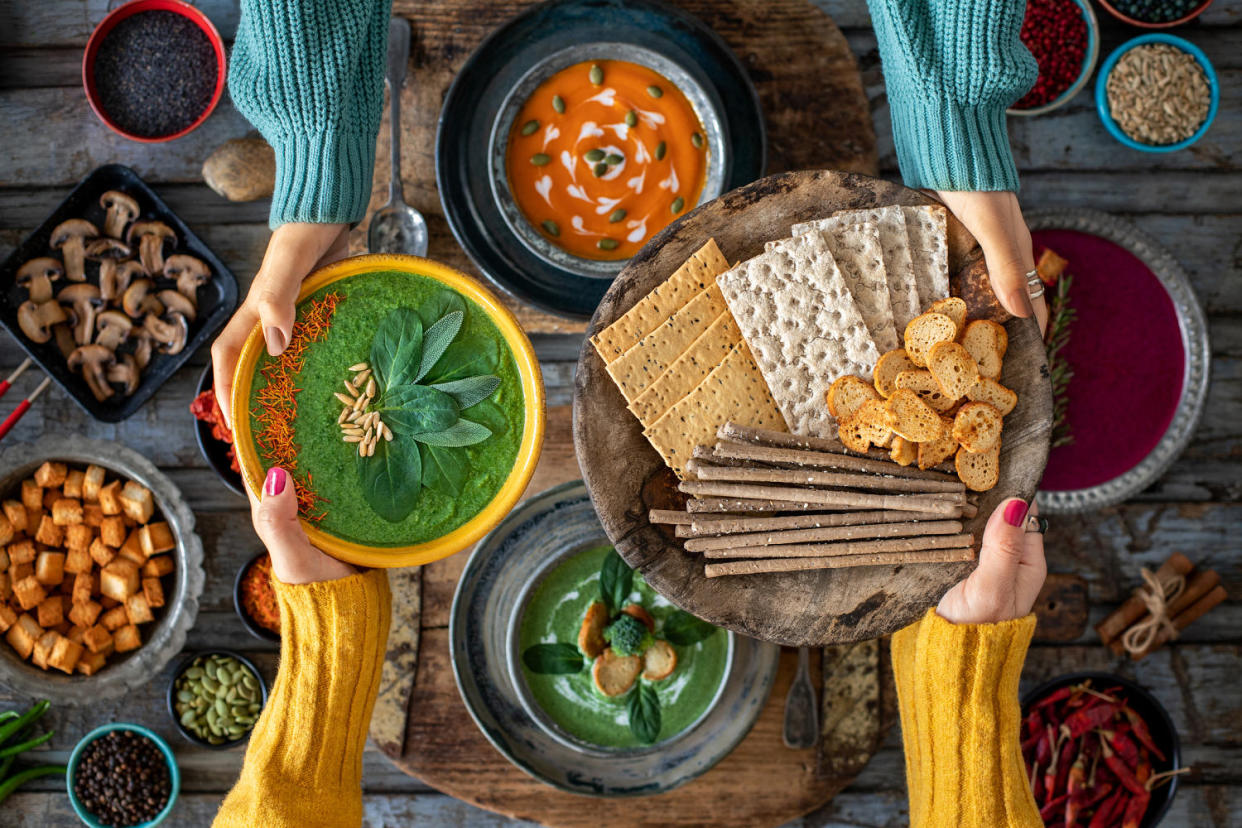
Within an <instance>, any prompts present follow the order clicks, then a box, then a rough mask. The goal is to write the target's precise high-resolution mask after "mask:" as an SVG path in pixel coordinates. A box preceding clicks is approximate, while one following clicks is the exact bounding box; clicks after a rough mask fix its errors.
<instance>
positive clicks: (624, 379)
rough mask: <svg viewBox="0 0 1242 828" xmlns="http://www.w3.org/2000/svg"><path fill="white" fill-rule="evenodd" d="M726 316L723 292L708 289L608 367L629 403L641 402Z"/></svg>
mask: <svg viewBox="0 0 1242 828" xmlns="http://www.w3.org/2000/svg"><path fill="white" fill-rule="evenodd" d="M725 312H726V311H725V304H724V297H723V296H721V295H720V288H719V287H717V286H716V285H709V286H708V287H707V288H706V289H705V290H704V291H703V292H702V293H700V294H699V295H698V296H695V297H694V298H693V299H691V300H690V301H689V302H687V303H686V304H685V306H684V307H682V308H681V309H679V310H678V311H677V312H676V313H674V314H673V315H672V316H670V317H669V318H668V319H666V320H665V321H664V323H663V324H661V325H660V327H658V328H656V329H655V330H654V331H652V332H651V333H649V334H647V335H646V336H644V337H643V338H642V339H640V340H639V341H638V342H637V343H636V344H634V345H633V346H632V347H631V348H630V349H629V350H628V351H626V352H625V353H624V354H622V355H621V356H620V357H619V358H618V359H615V360H613V361H612V362H610V363H608V365H607V366H606V367H607V369H608V375H609V376H611V377H612V381H613V382H615V383H616V384H617V387H618V388H620V389H621V395H622V396H623V397H625V399H626V401H627V402H633V401H634V400H636V399H638V397H639V395H640V394H642V393H643V392H644V391H646V390H647V389H648V388H650V387H651V385H652V384H653V383H654V382H655V381H656V380H657V379H659V378H660V376H661V375H662V374H663V373H664V372H665V371H667V370H668V367H669V366H670V365H672V364H673V362H675V361H676V359H677V357H679V356H680V355H681V354H682V352H684V351H685V350H686V349H687V348H689V347H690V345H691V344H692V343H693V342H694V340H696V339H698V338H699V336H700V335H701V334H702V333H703V332H704V331H706V330H707V329H708V328H709V327H710V326H711V324H712V322H715V321H716V317H718V316H720V315H721V314H722V313H725Z"/></svg>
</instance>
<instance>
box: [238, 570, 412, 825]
mask: <svg viewBox="0 0 1242 828" xmlns="http://www.w3.org/2000/svg"><path fill="white" fill-rule="evenodd" d="M273 582H274V583H275V584H276V595H277V598H278V599H279V601H280V627H281V630H282V635H281V641H280V672H279V673H277V675H276V682H275V683H274V684H273V685H272V691H271V695H270V696H269V698H268V700H267V706H266V707H265V708H264V710H263V714H262V715H261V716H260V717H259V721H258V722H257V723H256V724H255V727H254V732H253V733H252V734H251V736H250V746H249V747H248V748H247V749H246V759H245V764H244V765H243V766H242V772H241V778H240V779H238V780H237V784H236V785H235V786H234V787H233V790H232V791H231V792H230V793H229V795H228V797H227V798H226V799H225V800H224V804H223V805H222V806H221V807H220V812H219V813H218V814H217V815H216V820H215V823H214V825H215V828H234V826H236V828H255V826H260V825H261V826H264V828H284V826H290V827H292V826H297V828H321V827H322V828H336V826H348V827H349V828H355V826H358V825H360V824H361V823H362V747H363V745H364V743H365V742H366V739H367V727H368V725H369V723H370V721H371V710H372V708H374V706H375V694H376V691H377V690H378V685H379V677H380V667H381V665H382V664H383V661H384V647H385V645H386V644H387V641H388V624H389V620H390V617H391V614H392V613H391V610H392V595H391V593H390V592H389V590H388V575H387V573H386V572H385V571H384V570H382V569H375V570H371V571H370V572H366V573H364V574H361V575H353V576H351V577H349V578H341V579H340V580H336V581H323V582H320V583H315V584H305V585H301V586H290V585H287V584H282V583H280V582H278V581H276V580H275V579H273Z"/></svg>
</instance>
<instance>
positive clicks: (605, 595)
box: [599, 549, 634, 612]
mask: <svg viewBox="0 0 1242 828" xmlns="http://www.w3.org/2000/svg"><path fill="white" fill-rule="evenodd" d="M633 588H634V570H632V569H630V567H629V565H628V564H626V562H625V561H624V560H622V559H621V556H620V555H619V554H617V550H615V549H613V550H610V551H609V552H608V554H607V556H605V557H604V565H603V566H602V567H600V571H599V593H600V597H601V598H602V599H603V600H604V603H605V604H606V605H607V606H608V609H609V611H610V612H616V611H618V610H620V609H621V607H622V605H623V604H624V603H625V599H626V598H628V597H629V596H630V590H632V589H633Z"/></svg>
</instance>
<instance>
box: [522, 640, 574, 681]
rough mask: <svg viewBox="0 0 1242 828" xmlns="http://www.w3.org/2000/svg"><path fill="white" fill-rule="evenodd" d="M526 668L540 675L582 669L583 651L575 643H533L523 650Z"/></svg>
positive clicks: (559, 673) (523, 661)
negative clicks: (579, 650)
mask: <svg viewBox="0 0 1242 828" xmlns="http://www.w3.org/2000/svg"><path fill="white" fill-rule="evenodd" d="M522 663H523V664H525V665H526V669H527V670H530V671H531V672H532V673H537V674H539V675H553V676H555V675H564V674H566V673H576V672H578V671H579V670H581V669H582V653H580V652H578V648H577V647H575V646H574V645H573V644H566V643H564V642H561V643H557V644H532V645H531V646H529V647H527V648H526V649H525V650H523V651H522Z"/></svg>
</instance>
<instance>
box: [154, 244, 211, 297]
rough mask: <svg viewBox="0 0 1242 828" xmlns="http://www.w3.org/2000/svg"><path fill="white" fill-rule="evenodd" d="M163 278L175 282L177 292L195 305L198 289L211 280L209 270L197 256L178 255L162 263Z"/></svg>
mask: <svg viewBox="0 0 1242 828" xmlns="http://www.w3.org/2000/svg"><path fill="white" fill-rule="evenodd" d="M164 276H165V277H167V278H169V279H176V280H177V291H178V292H179V293H180V294H181V295H182V296H184V297H185V298H187V299H189V300H191V301H193V302H195V303H197V302H198V289H199V288H200V287H201V286H203V285H205V284H207V282H208V281H210V280H211V268H209V267H207V263H206V262H204V261H203V260H202V259H200V258H198V257H197V256H187V255H186V254H185V253H178V254H176V255H175V256H169V257H168V261H167V262H165V263H164Z"/></svg>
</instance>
